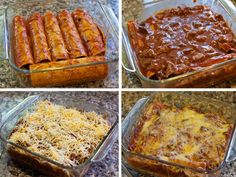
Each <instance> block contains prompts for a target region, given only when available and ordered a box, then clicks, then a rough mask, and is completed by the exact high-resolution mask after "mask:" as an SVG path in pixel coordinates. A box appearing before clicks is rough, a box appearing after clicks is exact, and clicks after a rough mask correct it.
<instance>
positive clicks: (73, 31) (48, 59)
mask: <svg viewBox="0 0 236 177" xmlns="http://www.w3.org/2000/svg"><path fill="white" fill-rule="evenodd" d="M13 43H14V51H13V52H14V61H15V64H16V66H17V67H19V68H21V69H29V70H30V72H31V73H34V72H35V68H41V69H42V68H43V69H44V70H51V68H56V67H57V66H58V65H60V67H61V68H63V67H68V66H72V65H73V64H79V63H83V64H91V63H94V62H97V57H98V56H99V57H100V58H99V61H101V62H105V61H106V59H105V52H106V39H105V36H104V34H103V32H102V31H101V29H100V28H99V27H98V26H97V25H96V24H95V22H94V21H93V19H92V17H91V16H90V15H89V14H88V13H87V12H86V11H85V10H82V9H77V10H75V11H74V12H73V13H70V12H69V11H67V10H61V11H60V12H58V13H57V14H56V13H53V12H51V11H47V12H46V13H44V14H43V15H42V16H41V14H40V13H38V12H36V13H34V14H32V15H31V16H29V18H28V19H24V17H22V16H15V17H14V18H13ZM91 58H94V59H93V60H91ZM61 60H63V61H65V62H61ZM66 60H68V62H66ZM75 60H78V61H76V62H75ZM99 61H98V62H99ZM41 64H42V65H43V67H38V65H40V66H41ZM104 65H105V64H103V65H97V66H96V69H97V70H100V72H97V73H96V71H95V73H96V74H97V75H99V74H100V75H99V76H97V77H96V78H99V79H104V78H106V76H107V74H108V67H104ZM100 67H102V68H100ZM86 68H87V69H83V72H80V73H79V78H81V80H83V81H87V80H86V79H88V80H95V78H87V75H88V74H86V73H89V72H93V71H94V70H89V67H86ZM56 69H57V68H56ZM70 71H72V72H73V73H76V72H77V71H78V69H77V68H72V69H71V70H70ZM65 72H67V71H66V70H61V71H60V73H61V74H60V76H59V77H60V78H62V77H64V75H66V73H65ZM45 73H48V77H51V73H50V72H45ZM45 73H44V75H45ZM84 73H85V74H84ZM57 74H58V72H57ZM39 75H40V74H39ZM90 75H93V74H90ZM31 77H34V78H35V75H34V76H31ZM73 79H74V80H76V79H77V78H75V77H73ZM32 82H34V81H32ZM50 84H54V83H53V81H52V83H50ZM61 84H64V83H63V82H61ZM32 85H35V83H32ZM37 85H38V86H40V85H39V84H37Z"/></svg>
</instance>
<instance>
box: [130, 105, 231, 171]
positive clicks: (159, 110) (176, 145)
mask: <svg viewBox="0 0 236 177" xmlns="http://www.w3.org/2000/svg"><path fill="white" fill-rule="evenodd" d="M232 128H233V125H232V124H231V123H228V122H227V121H226V120H225V119H224V118H223V117H221V116H218V115H214V114H211V113H209V114H208V113H207V114H203V113H200V112H197V111H196V110H194V109H192V108H188V107H185V108H183V109H176V108H173V107H168V106H166V105H161V104H160V103H157V104H152V105H149V107H148V109H147V110H146V112H145V114H144V116H143V117H142V120H141V121H140V122H139V123H138V125H137V127H136V128H135V131H134V135H133V136H132V138H131V143H130V145H129V148H130V149H131V151H133V152H136V153H141V154H144V155H149V156H155V157H158V158H159V159H162V160H165V161H169V162H173V163H178V164H182V165H184V166H190V167H194V168H199V169H204V170H205V169H209V170H211V169H214V168H216V167H218V166H219V165H220V164H221V162H222V161H223V158H224V154H225V151H226V147H227V143H228V140H229V136H230V133H231V131H232Z"/></svg>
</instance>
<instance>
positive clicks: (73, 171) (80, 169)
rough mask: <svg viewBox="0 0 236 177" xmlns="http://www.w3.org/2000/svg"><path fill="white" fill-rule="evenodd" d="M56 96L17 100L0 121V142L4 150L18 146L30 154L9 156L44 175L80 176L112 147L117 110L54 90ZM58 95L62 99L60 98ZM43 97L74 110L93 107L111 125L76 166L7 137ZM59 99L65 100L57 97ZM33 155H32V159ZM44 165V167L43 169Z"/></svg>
mask: <svg viewBox="0 0 236 177" xmlns="http://www.w3.org/2000/svg"><path fill="white" fill-rule="evenodd" d="M56 98H57V99H56V100H57V101H55V100H54V99H53V97H47V95H46V94H41V95H34V96H29V97H28V98H26V99H25V100H23V101H22V102H21V103H20V104H18V105H17V106H16V107H14V108H13V109H12V110H10V111H9V112H8V113H7V114H6V116H4V122H3V123H2V125H1V127H0V138H1V140H2V145H3V148H4V151H6V152H7V150H8V148H9V147H14V148H16V149H17V150H20V151H23V152H24V153H26V154H27V155H28V156H30V157H32V158H28V160H26V159H27V158H26V159H22V158H17V157H14V156H11V158H12V159H14V160H16V161H19V162H20V163H22V164H25V165H27V166H29V167H31V168H32V169H35V170H37V171H39V172H43V173H45V174H46V175H49V176H59V172H61V173H62V175H61V176H63V177H64V176H68V177H74V176H76V177H77V176H83V175H84V174H85V173H86V171H87V169H88V168H89V166H90V165H91V163H92V162H98V161H100V160H102V159H103V158H104V157H105V155H106V154H107V152H108V151H109V149H110V148H111V147H112V145H113V144H114V142H115V141H116V140H117V134H118V116H117V114H116V113H114V112H113V111H111V110H108V109H105V108H103V107H100V106H97V105H94V104H91V103H88V102H85V101H83V100H79V101H78V100H76V99H75V98H73V97H69V96H67V97H66V99H65V98H64V97H63V96H61V95H60V94H56ZM60 98H61V99H60ZM42 100H49V101H50V102H52V103H55V104H58V105H63V106H65V107H66V108H74V109H76V110H80V111H89V112H90V111H94V112H96V113H98V114H100V115H102V116H103V118H104V119H106V120H107V121H108V122H109V123H110V125H111V128H110V130H109V132H108V133H107V135H106V136H105V137H104V138H103V140H102V142H101V143H100V144H99V145H98V147H97V148H96V149H95V151H94V152H93V153H92V155H91V157H90V158H89V159H87V160H86V161H85V162H84V163H82V164H80V165H78V166H73V167H70V166H64V165H62V164H60V163H58V162H55V161H53V160H51V159H49V158H47V157H45V156H42V155H39V154H37V153H33V152H31V151H29V150H27V149H26V148H24V147H22V146H19V145H16V144H15V143H13V142H10V141H9V140H8V137H9V136H10V134H11V132H12V131H13V130H14V128H15V126H16V125H17V123H18V122H19V121H20V120H21V118H22V117H23V116H24V115H25V114H26V113H27V112H33V111H34V108H35V104H36V103H38V102H39V101H42ZM58 100H65V101H60V102H58ZM32 159H34V160H33V161H32ZM45 169H46V170H45Z"/></svg>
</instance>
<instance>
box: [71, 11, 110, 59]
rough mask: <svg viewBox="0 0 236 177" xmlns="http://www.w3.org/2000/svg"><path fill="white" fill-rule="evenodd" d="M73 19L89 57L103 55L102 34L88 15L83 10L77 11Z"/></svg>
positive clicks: (103, 42)
mask: <svg viewBox="0 0 236 177" xmlns="http://www.w3.org/2000/svg"><path fill="white" fill-rule="evenodd" d="M73 17H74V20H75V24H76V26H77V29H78V31H79V33H80V35H81V37H82V39H83V42H84V44H85V45H86V46H87V49H88V52H89V55H104V53H105V50H106V48H105V44H106V41H105V37H104V34H103V32H102V31H101V29H100V28H99V27H98V26H97V25H95V23H94V22H93V20H92V18H91V17H90V16H89V15H88V13H86V11H84V10H83V9H77V10H76V11H74V12H73Z"/></svg>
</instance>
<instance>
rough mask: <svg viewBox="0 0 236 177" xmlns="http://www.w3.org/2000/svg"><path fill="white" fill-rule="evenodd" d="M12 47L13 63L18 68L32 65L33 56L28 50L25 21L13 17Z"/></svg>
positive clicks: (28, 43)
mask: <svg viewBox="0 0 236 177" xmlns="http://www.w3.org/2000/svg"><path fill="white" fill-rule="evenodd" d="M13 31H14V35H13V45H14V47H13V48H14V56H15V63H16V65H17V66H18V67H20V68H22V67H28V66H29V65H31V64H33V63H34V61H33V56H32V53H31V49H30V42H29V37H28V34H27V29H26V23H25V19H24V18H23V17H21V16H15V17H14V19H13Z"/></svg>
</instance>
